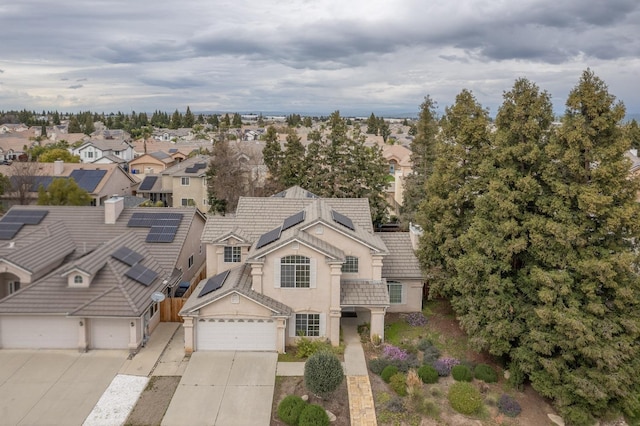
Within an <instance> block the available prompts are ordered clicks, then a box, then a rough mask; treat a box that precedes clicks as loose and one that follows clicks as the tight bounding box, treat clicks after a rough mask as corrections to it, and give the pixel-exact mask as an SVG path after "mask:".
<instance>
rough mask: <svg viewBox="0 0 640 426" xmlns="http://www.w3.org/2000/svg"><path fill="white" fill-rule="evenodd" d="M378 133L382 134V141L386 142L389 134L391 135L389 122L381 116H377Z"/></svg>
mask: <svg viewBox="0 0 640 426" xmlns="http://www.w3.org/2000/svg"><path fill="white" fill-rule="evenodd" d="M378 135H380V136H382V140H383V141H384V143H387V139H389V136H391V129H390V128H389V123H387V122H386V121H384V118H383V117H379V118H378Z"/></svg>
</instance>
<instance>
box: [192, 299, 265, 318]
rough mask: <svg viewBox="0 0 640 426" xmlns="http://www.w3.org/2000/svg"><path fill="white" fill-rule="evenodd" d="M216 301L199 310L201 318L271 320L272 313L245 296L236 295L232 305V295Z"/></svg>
mask: <svg viewBox="0 0 640 426" xmlns="http://www.w3.org/2000/svg"><path fill="white" fill-rule="evenodd" d="M234 294H237V293H232V294H228V295H226V296H225V297H223V298H221V299H218V300H216V301H215V302H213V303H210V304H208V305H207V306H205V307H203V308H202V309H200V317H201V318H271V314H272V312H271V311H270V310H269V309H267V308H265V307H264V306H261V305H259V304H257V303H256V302H254V301H253V300H250V299H247V298H246V297H245V296H243V295H240V294H238V295H237V298H236V300H237V301H238V303H233V300H234V297H233V295H234Z"/></svg>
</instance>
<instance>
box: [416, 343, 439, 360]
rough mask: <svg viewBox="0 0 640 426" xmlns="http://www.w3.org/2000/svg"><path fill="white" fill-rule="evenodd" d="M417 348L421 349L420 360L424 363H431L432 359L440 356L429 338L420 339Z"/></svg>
mask: <svg viewBox="0 0 640 426" xmlns="http://www.w3.org/2000/svg"><path fill="white" fill-rule="evenodd" d="M417 347H418V349H419V350H421V351H422V353H423V355H422V362H423V363H424V364H431V363H432V362H433V361H435V360H437V359H438V358H440V350H439V349H438V348H436V347H435V346H434V345H433V342H432V341H431V340H429V339H426V338H423V339H420V341H419V342H418V345H417Z"/></svg>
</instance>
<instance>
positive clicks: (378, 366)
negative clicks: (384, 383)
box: [369, 358, 391, 376]
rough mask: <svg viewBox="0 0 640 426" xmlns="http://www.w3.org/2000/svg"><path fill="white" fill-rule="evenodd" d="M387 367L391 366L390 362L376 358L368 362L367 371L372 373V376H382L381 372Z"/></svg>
mask: <svg viewBox="0 0 640 426" xmlns="http://www.w3.org/2000/svg"><path fill="white" fill-rule="evenodd" d="M387 365H391V364H390V361H389V360H388V359H386V358H376V359H372V360H371V361H369V370H371V372H373V374H377V375H378V376H379V375H381V374H382V370H384V368H385V367H386V366H387Z"/></svg>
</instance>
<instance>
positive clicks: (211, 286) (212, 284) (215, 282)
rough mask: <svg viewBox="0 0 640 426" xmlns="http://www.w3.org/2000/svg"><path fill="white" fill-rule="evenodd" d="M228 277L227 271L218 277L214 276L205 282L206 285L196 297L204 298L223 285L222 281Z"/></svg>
mask: <svg viewBox="0 0 640 426" xmlns="http://www.w3.org/2000/svg"><path fill="white" fill-rule="evenodd" d="M228 276H229V271H224V272H222V273H220V274H218V275H215V276H213V277H211V278H209V279H208V280H207V283H206V284H205V285H204V287H202V290H200V294H198V297H202V296H206V295H207V294H209V293H211V292H213V291H216V290H218V289H219V288H220V287H222V285H223V284H224V281H225V280H226V279H227V277H228Z"/></svg>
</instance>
